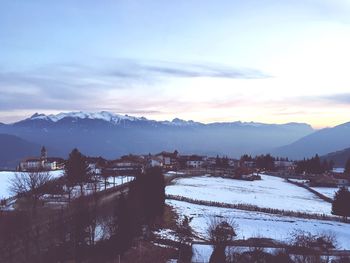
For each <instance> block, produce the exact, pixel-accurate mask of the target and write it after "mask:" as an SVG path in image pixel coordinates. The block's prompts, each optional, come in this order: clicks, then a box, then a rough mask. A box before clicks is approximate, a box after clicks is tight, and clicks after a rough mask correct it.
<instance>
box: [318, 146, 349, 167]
mask: <svg viewBox="0 0 350 263" xmlns="http://www.w3.org/2000/svg"><path fill="white" fill-rule="evenodd" d="M349 158H350V148H346V149H344V150H340V151H336V152H332V153H328V154H326V155H324V156H321V160H327V161H331V160H332V161H333V162H334V166H335V167H342V168H344V167H345V163H346V161H347V160H348V159H349Z"/></svg>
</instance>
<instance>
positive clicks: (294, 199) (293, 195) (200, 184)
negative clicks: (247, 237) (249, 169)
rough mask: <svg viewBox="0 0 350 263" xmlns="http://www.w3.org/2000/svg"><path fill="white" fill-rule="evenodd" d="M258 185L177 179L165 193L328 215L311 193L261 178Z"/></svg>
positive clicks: (327, 209)
mask: <svg viewBox="0 0 350 263" xmlns="http://www.w3.org/2000/svg"><path fill="white" fill-rule="evenodd" d="M261 178H262V180H259V181H242V180H233V179H224V178H220V177H208V176H201V177H192V178H179V179H176V180H174V181H173V182H174V184H173V185H170V186H168V187H167V188H166V193H167V194H171V195H179V196H184V197H187V198H192V199H197V200H204V201H215V202H222V203H227V204H251V205H256V206H259V207H265V208H276V209H284V210H292V211H300V212H306V213H317V214H328V215H329V214H331V204H330V203H327V202H325V201H323V200H322V199H320V198H318V197H317V196H316V195H314V194H313V193H311V192H310V191H308V190H306V189H304V188H301V187H298V186H295V185H293V184H291V183H288V182H286V181H285V180H284V179H282V178H279V177H274V176H268V175H261Z"/></svg>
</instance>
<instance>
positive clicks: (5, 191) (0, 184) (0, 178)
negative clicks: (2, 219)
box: [0, 170, 63, 199]
mask: <svg viewBox="0 0 350 263" xmlns="http://www.w3.org/2000/svg"><path fill="white" fill-rule="evenodd" d="M49 173H50V175H51V177H52V178H58V177H60V176H62V175H63V170H57V171H51V172H49ZM15 174H16V172H7V171H0V199H4V198H9V197H10V196H11V193H10V191H9V187H10V180H11V179H12V178H14V176H15Z"/></svg>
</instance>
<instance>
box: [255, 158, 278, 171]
mask: <svg viewBox="0 0 350 263" xmlns="http://www.w3.org/2000/svg"><path fill="white" fill-rule="evenodd" d="M255 161H256V167H257V168H259V169H264V170H267V171H273V170H274V169H275V158H274V157H272V156H271V155H270V154H266V155H259V156H256V157H255Z"/></svg>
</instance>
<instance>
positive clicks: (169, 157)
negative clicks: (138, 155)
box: [156, 150, 179, 169]
mask: <svg viewBox="0 0 350 263" xmlns="http://www.w3.org/2000/svg"><path fill="white" fill-rule="evenodd" d="M156 157H158V158H160V159H161V160H162V162H163V167H164V168H165V169H174V168H177V166H178V157H179V156H178V151H176V150H175V151H174V152H173V153H172V152H165V151H163V152H161V153H158V154H156Z"/></svg>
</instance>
